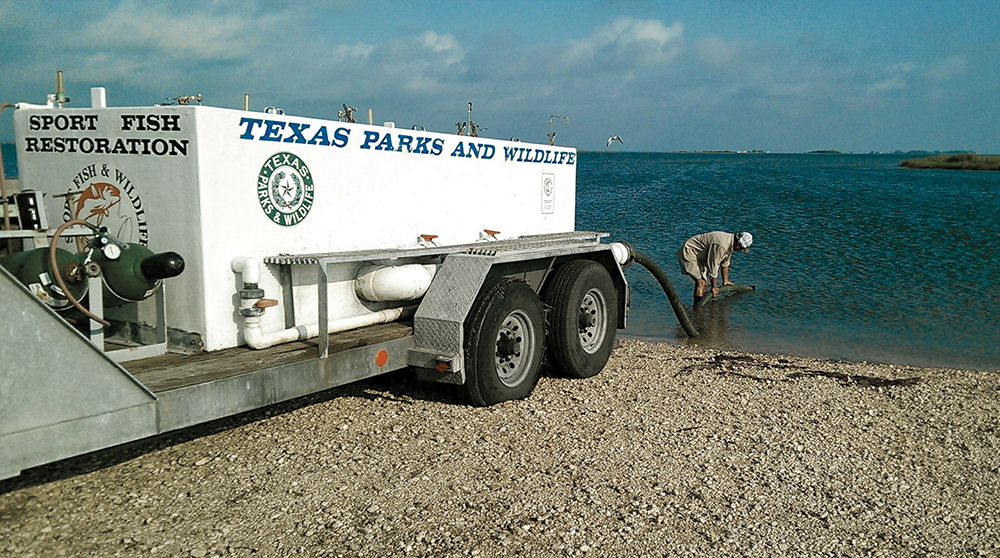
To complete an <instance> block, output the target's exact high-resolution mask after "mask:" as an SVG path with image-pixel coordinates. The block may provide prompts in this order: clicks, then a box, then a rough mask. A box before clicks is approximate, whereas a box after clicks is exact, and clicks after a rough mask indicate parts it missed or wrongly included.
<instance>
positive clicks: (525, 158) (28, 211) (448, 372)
mask: <svg viewBox="0 0 1000 558" xmlns="http://www.w3.org/2000/svg"><path fill="white" fill-rule="evenodd" d="M91 93H92V95H91V96H92V99H91V100H92V103H91V104H92V106H91V107H90V108H69V107H68V105H67V102H68V100H67V99H66V98H65V95H64V93H63V91H62V83H61V79H60V80H58V84H57V93H56V94H53V95H50V96H49V99H48V102H47V103H46V104H45V105H29V104H26V103H20V104H18V105H15V106H16V109H15V110H14V128H15V135H16V143H17V157H18V167H19V173H20V174H19V192H4V193H3V196H2V197H3V201H4V207H3V210H4V212H5V215H6V219H5V222H6V225H5V226H4V227H5V229H6V230H2V231H0V324H2V325H0V333H2V334H3V339H4V340H3V342H2V344H0V418H2V420H0V479H2V478H7V477H11V476H15V475H18V474H19V473H20V471H22V470H24V469H26V468H30V467H35V466H38V465H41V464H45V463H49V462H52V461H56V460H60V459H64V458H67V457H71V456H75V455H80V454H83V453H87V452H91V451H94V450H98V449H102V448H106V447H110V446H113V445H117V444H122V443H125V442H128V441H132V440H136V439H140V438H144V437H148V436H153V435H156V434H159V433H162V432H166V431H170V430H175V429H179V428H184V427H187V426H191V425H194V424H198V423H202V422H206V421H210V420H214V419H217V418H220V417H225V416H229V415H233V414H236V413H240V412H243V411H247V410H250V409H254V408H258V407H262V406H266V405H269V404H273V403H275V402H279V401H284V400H288V399H291V398H295V397H299V396H303V395H307V394H310V393H314V392H317V391H321V390H325V389H329V388H331V387H335V386H338V385H343V384H345V383H348V382H352V381H356V380H359V379H363V378H368V377H371V376H374V375H378V374H383V373H387V372H390V371H394V370H399V369H402V368H408V369H409V370H411V371H412V372H413V373H414V374H417V375H418V376H419V377H420V378H421V379H425V380H433V381H439V382H446V383H452V384H459V385H461V386H463V389H464V392H465V394H466V395H467V397H468V400H469V402H470V403H472V404H474V405H491V404H494V403H498V402H501V401H505V400H510V399H517V398H523V397H527V396H528V395H529V394H530V393H531V391H532V389H533V388H534V386H535V384H536V382H537V381H538V378H539V374H540V370H541V368H542V366H543V364H544V365H545V366H547V367H551V368H552V369H553V370H554V371H556V373H559V374H564V375H569V376H573V377H588V376H592V375H594V374H596V373H598V372H599V371H600V370H601V369H602V368H603V367H604V365H605V363H606V362H607V359H608V356H609V353H610V351H611V349H612V345H613V342H614V338H615V332H616V328H623V327H624V326H625V319H626V316H627V313H628V307H629V298H630V297H629V286H628V283H627V282H626V280H625V276H624V274H623V272H622V266H624V265H627V264H628V263H629V262H630V261H631V258H632V252H631V249H630V247H629V246H628V245H627V244H625V243H607V242H602V238H603V237H605V236H606V235H604V234H602V233H597V232H586V231H576V230H575V226H574V214H575V196H576V169H577V152H576V150H575V149H572V148H567V147H557V146H550V145H537V144H529V143H523V142H518V141H501V140H496V139H487V138H481V137H472V136H468V135H450V134H442V133H435V132H427V131H423V130H408V129H401V128H396V127H395V126H394V125H393V124H392V123H388V122H387V123H385V124H383V125H381V126H378V125H372V124H367V125H365V124H359V123H354V122H348V121H344V120H353V118H350V113H349V112H345V113H343V114H342V116H346V118H342V119H341V120H339V121H338V120H322V119H316V118H306V117H298V116H291V115H288V114H284V112H283V111H281V110H280V109H268V110H266V111H265V112H255V111H251V110H249V108H248V107H245V109H246V110H232V109H226V108H217V107H210V106H202V105H200V104H190V103H191V102H192V100H191V98H181V99H179V102H178V104H171V105H166V106H153V107H107V106H105V100H104V99H105V93H104V90H103V89H102V88H95V89H94V90H92V92H91ZM185 101H187V102H188V103H187V104H185ZM194 102H198V103H200V97H195V98H194ZM248 104H249V103H247V105H248ZM345 108H346V107H345ZM470 120H471V118H470ZM466 129H468V128H466ZM0 176H2V175H0Z"/></svg>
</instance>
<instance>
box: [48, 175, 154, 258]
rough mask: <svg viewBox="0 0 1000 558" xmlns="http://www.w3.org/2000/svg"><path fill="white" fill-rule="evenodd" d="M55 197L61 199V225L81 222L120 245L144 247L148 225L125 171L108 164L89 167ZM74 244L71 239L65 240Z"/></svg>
mask: <svg viewBox="0 0 1000 558" xmlns="http://www.w3.org/2000/svg"><path fill="white" fill-rule="evenodd" d="M57 197H64V198H65V200H64V202H63V221H64V222H65V221H69V220H71V219H82V220H84V221H86V222H88V223H90V224H92V225H95V226H98V227H107V228H108V231H110V232H111V234H112V235H114V236H115V237H116V238H118V239H119V240H121V241H123V242H134V243H137V244H141V245H142V246H146V245H147V244H148V243H149V225H148V224H147V223H146V211H145V210H144V209H143V207H142V200H141V199H140V198H139V192H138V191H137V189H136V185H135V184H134V183H133V182H132V181H131V180H130V179H129V177H128V176H127V175H126V174H125V172H124V171H122V170H121V169H118V168H116V167H114V166H112V165H109V164H107V163H92V164H90V165H87V166H85V167H84V168H83V169H81V170H80V172H78V173H77V174H76V176H74V177H73V185H72V186H71V187H70V188H69V190H67V191H66V193H65V194H61V195H59V196H57ZM66 241H67V242H68V243H74V242H75V240H73V239H68V238H67V239H66Z"/></svg>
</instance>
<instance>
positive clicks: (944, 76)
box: [924, 56, 969, 81]
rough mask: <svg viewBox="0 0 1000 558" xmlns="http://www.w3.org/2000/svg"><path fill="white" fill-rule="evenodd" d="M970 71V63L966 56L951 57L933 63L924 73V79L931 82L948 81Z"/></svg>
mask: <svg viewBox="0 0 1000 558" xmlns="http://www.w3.org/2000/svg"><path fill="white" fill-rule="evenodd" d="M968 69H969V62H968V60H966V59H965V57H964V56H949V57H947V58H944V59H942V60H935V61H934V62H932V63H931V64H930V65H929V66H928V67H927V70H925V71H924V77H925V78H926V79H928V80H930V81H946V80H949V79H952V78H954V77H957V76H960V75H963V74H965V73H966V72H967V71H968Z"/></svg>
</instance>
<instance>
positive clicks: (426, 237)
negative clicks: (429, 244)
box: [420, 234, 438, 241]
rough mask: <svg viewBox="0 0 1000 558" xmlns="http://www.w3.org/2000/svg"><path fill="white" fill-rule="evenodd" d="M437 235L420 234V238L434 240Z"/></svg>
mask: <svg viewBox="0 0 1000 558" xmlns="http://www.w3.org/2000/svg"><path fill="white" fill-rule="evenodd" d="M437 237H438V235H436V234H422V235H420V238H422V239H424V240H428V241H429V240H434V239H435V238H437Z"/></svg>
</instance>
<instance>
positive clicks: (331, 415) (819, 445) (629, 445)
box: [0, 340, 1000, 557]
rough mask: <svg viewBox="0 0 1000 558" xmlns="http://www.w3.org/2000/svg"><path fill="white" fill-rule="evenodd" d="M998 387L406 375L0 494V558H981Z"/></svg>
mask: <svg viewBox="0 0 1000 558" xmlns="http://www.w3.org/2000/svg"><path fill="white" fill-rule="evenodd" d="M998 388H1000V373H998V372H997V371H966V370H946V369H927V368H912V367H905V366H892V365H881V364H878V365H876V364H868V363H847V362H839V361H829V360H821V359H811V358H798V357H788V356H775V355H760V354H750V353H739V352H732V351H720V350H715V349H706V348H703V347H699V346H696V345H672V344H649V343H644V342H640V341H635V340H626V341H623V342H622V343H621V344H620V346H619V347H618V348H617V349H616V350H615V352H614V354H613V355H612V359H611V362H610V363H609V364H608V366H607V368H606V369H605V370H604V371H603V372H602V373H601V374H599V375H598V376H596V377H594V378H591V379H588V380H570V379H563V378H553V377H543V378H542V380H541V382H540V383H539V385H538V388H537V389H536V390H535V392H534V393H533V394H532V396H531V397H530V398H529V399H527V400H523V401H513V402H508V403H504V404H501V405H497V406H494V407H490V408H473V407H469V406H467V405H465V404H464V403H462V400H461V399H460V398H459V397H458V396H457V394H456V393H455V392H454V391H452V389H451V388H450V387H449V386H444V385H437V384H422V383H419V382H417V381H416V380H414V379H411V378H410V377H409V375H407V373H406V372H399V373H394V374H391V375H388V376H384V377H380V378H376V379H374V380H369V381H366V382H361V383H357V384H353V385H350V386H346V387H343V388H338V389H335V390H332V391H329V392H325V393H323V394H321V395H317V396H313V397H308V398H305V399H302V400H297V401H294V402H289V403H285V404H282V405H278V406H274V407H271V408H269V409H267V410H262V411H257V412H254V413H251V414H247V415H242V416H240V417H235V418H232V419H226V420H223V421H218V422H215V423H212V424H209V425H204V426H200V427H197V428H192V429H189V430H185V431H183V432H179V433H174V434H172V435H167V436H161V437H158V438H156V439H152V440H147V441H142V442H137V443H134V444H130V445H128V446H124V447H121V448H115V449H112V450H107V451H103V452H99V453H97V454H92V455H88V456H83V457H81V458H76V459H73V460H69V461H65V462H62V463H57V464H54V465H49V466H45V467H40V468H37V469H34V470H31V471H26V472H25V473H23V474H22V475H21V476H20V477H18V478H15V479H11V480H8V481H3V482H0V555H4V556H25V557H27V556H35V557H49V556H147V555H151V556H181V557H188V556H193V557H204V556H226V557H228V556H255V557H258V556H264V557H271V556H274V557H278V556H289V555H296V554H298V555H303V556H688V555H692V556H815V555H820V556H892V557H895V556H998V555H1000V506H998V504H997V502H998V496H1000V434H998V432H997V429H996V428H997V427H996V418H997V417H998V416H1000V392H998Z"/></svg>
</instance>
